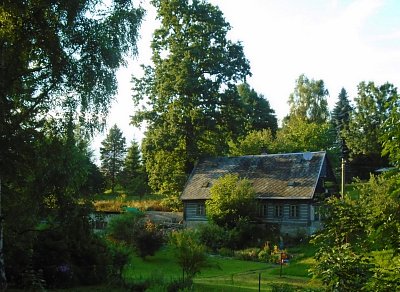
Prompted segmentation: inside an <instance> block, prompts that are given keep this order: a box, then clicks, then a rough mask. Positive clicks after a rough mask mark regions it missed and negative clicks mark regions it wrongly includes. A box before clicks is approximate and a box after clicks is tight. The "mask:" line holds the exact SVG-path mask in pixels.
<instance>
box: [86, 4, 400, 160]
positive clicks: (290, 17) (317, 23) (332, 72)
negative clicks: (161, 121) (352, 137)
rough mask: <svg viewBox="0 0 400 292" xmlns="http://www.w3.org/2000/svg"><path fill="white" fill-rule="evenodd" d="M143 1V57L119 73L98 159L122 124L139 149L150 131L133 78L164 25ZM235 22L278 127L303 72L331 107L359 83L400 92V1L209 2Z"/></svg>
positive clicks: (233, 33)
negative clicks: (136, 119) (142, 122)
mask: <svg viewBox="0 0 400 292" xmlns="http://www.w3.org/2000/svg"><path fill="white" fill-rule="evenodd" d="M148 2H149V1H148V0H143V1H142V3H143V6H144V7H145V8H146V10H147V14H146V16H145V19H144V21H143V23H142V26H141V29H140V39H139V41H138V56H137V57H136V58H135V59H133V60H129V61H128V66H127V67H125V68H121V69H120V70H119V71H118V73H117V78H118V88H119V90H118V95H117V96H116V98H115V101H114V102H113V105H112V107H111V110H110V115H109V117H108V119H107V128H106V130H105V132H104V133H102V134H99V135H97V136H96V137H95V138H94V140H93V143H92V148H93V150H94V153H95V156H97V157H98V152H99V147H100V144H101V141H102V140H104V139H105V136H106V134H107V132H108V130H109V129H110V128H111V127H112V126H113V125H114V124H116V125H117V126H118V127H119V128H120V129H121V130H122V131H123V134H124V137H125V138H126V142H127V146H130V143H131V141H132V140H135V141H137V142H139V143H140V141H141V140H142V138H143V132H144V130H145V129H144V128H143V127H142V128H141V129H138V128H134V127H133V126H131V125H130V116H132V115H133V114H134V112H135V107H134V104H133V101H132V97H131V96H132V91H131V88H132V84H131V82H130V81H131V76H132V75H134V76H136V77H140V76H142V71H141V69H140V64H146V65H149V64H151V54H152V52H151V49H150V42H151V40H152V33H153V31H154V30H155V29H156V28H157V27H158V22H157V20H156V19H155V18H156V11H155V9H154V8H153V7H152V6H151V5H150V4H149V3H148ZM209 2H210V3H211V4H213V5H216V6H218V7H219V8H220V10H221V11H222V13H223V14H224V17H225V20H226V21H227V22H229V23H230V25H231V27H232V28H231V30H230V32H229V34H228V38H229V39H230V40H232V41H240V42H241V43H242V45H243V47H244V54H245V56H246V58H247V59H248V60H249V62H250V66H251V72H252V76H251V77H250V78H249V79H248V80H247V81H248V83H249V84H250V86H251V87H252V88H254V90H255V91H256V92H257V93H259V94H262V95H264V97H265V98H266V99H267V100H268V101H269V103H270V105H271V107H272V109H274V111H275V113H276V116H277V118H278V120H279V121H281V120H282V118H283V117H284V116H286V115H287V114H288V112H289V106H288V104H287V101H288V97H289V95H290V93H291V92H293V89H294V87H295V81H296V79H297V78H298V77H299V76H300V75H301V74H305V75H306V76H307V77H308V78H309V79H314V80H320V79H322V80H323V81H324V83H325V87H326V88H327V89H328V91H329V97H328V105H329V106H330V109H332V108H333V107H334V105H335V103H336V102H337V97H338V95H339V92H340V90H341V88H342V87H344V88H345V89H346V91H347V92H348V94H349V97H350V99H351V100H352V99H353V98H354V97H355V96H356V94H357V85H358V84H359V83H360V82H361V81H374V82H375V84H377V85H380V84H383V83H385V82H390V83H392V84H394V85H395V86H396V87H397V88H398V89H399V90H400V1H399V0H353V1H349V0H346V1H345V0H246V1H243V0H209Z"/></svg>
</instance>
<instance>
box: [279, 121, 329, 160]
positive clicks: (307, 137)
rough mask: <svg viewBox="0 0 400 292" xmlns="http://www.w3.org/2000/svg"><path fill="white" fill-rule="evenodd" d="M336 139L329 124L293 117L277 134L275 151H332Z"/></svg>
mask: <svg viewBox="0 0 400 292" xmlns="http://www.w3.org/2000/svg"><path fill="white" fill-rule="evenodd" d="M334 139H335V137H334V135H333V134H332V131H331V125H330V124H329V123H327V122H320V123H317V122H310V121H307V120H306V119H303V118H300V117H297V116H293V117H290V119H289V120H288V121H287V122H286V123H285V124H284V125H283V126H282V129H280V130H279V131H278V132H277V135H276V140H275V145H276V146H275V151H276V152H278V153H279V152H283V153H291V152H303V151H321V150H326V149H330V148H331V147H332V145H333V143H334V141H335V140H334Z"/></svg>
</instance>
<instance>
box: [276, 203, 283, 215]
mask: <svg viewBox="0 0 400 292" xmlns="http://www.w3.org/2000/svg"><path fill="white" fill-rule="evenodd" d="M283 207H284V206H283V205H282V204H276V205H275V206H274V217H275V218H283Z"/></svg>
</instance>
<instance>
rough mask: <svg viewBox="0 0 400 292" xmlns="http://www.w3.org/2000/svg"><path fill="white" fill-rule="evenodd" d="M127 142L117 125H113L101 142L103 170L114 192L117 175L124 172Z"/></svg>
mask: <svg viewBox="0 0 400 292" xmlns="http://www.w3.org/2000/svg"><path fill="white" fill-rule="evenodd" d="M125 144H126V142H125V137H124V136H123V134H122V132H121V130H120V129H119V128H118V127H117V125H114V126H112V127H111V129H110V131H109V132H108V134H107V137H106V138H105V139H104V140H103V141H102V142H101V146H102V147H100V160H101V171H102V172H103V173H104V176H105V177H106V179H107V182H108V186H110V187H111V192H112V193H114V188H115V186H116V183H117V177H118V175H119V174H120V173H121V172H122V169H123V166H124V159H125V154H126V147H125Z"/></svg>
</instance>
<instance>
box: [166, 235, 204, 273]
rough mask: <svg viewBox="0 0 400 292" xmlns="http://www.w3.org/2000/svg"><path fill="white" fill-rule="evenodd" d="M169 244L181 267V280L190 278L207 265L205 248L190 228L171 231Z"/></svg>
mask: <svg viewBox="0 0 400 292" xmlns="http://www.w3.org/2000/svg"><path fill="white" fill-rule="evenodd" d="M170 244H171V246H172V247H173V249H174V253H175V258H176V259H177V261H178V264H179V266H180V267H181V268H182V275H183V280H185V276H186V278H187V279H189V280H190V279H192V278H193V277H194V276H195V275H196V274H198V273H199V272H200V270H201V269H202V268H203V267H206V266H208V265H209V263H208V261H207V255H206V248H205V246H204V245H202V244H201V243H200V242H199V240H198V238H197V234H196V233H195V232H194V231H192V230H182V231H179V232H173V233H172V234H171V237H170Z"/></svg>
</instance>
